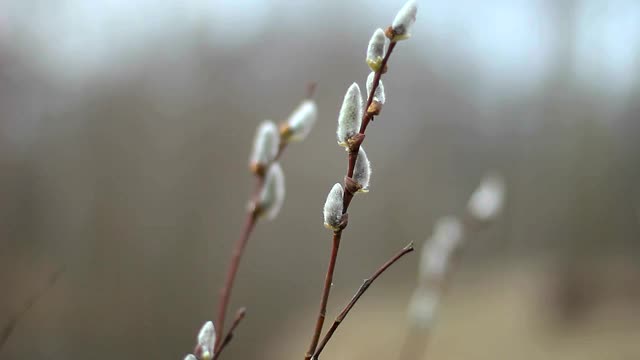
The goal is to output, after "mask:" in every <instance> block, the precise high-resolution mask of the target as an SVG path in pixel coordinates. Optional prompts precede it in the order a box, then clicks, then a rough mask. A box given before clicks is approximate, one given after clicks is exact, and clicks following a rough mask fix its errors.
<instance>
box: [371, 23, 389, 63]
mask: <svg viewBox="0 0 640 360" xmlns="http://www.w3.org/2000/svg"><path fill="white" fill-rule="evenodd" d="M386 41H387V37H386V36H384V31H382V29H376V31H374V33H373V35H372V36H371V39H370V40H369V46H368V47H367V65H369V67H370V68H371V70H373V71H378V70H380V66H381V65H382V58H383V57H384V45H385V42H386Z"/></svg>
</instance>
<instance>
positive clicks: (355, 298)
mask: <svg viewBox="0 0 640 360" xmlns="http://www.w3.org/2000/svg"><path fill="white" fill-rule="evenodd" d="M413 250H414V248H413V243H410V244H408V245H407V246H405V247H404V248H402V250H400V252H398V253H397V254H396V255H394V256H393V257H392V258H391V259H389V260H388V261H387V262H386V263H384V264H383V265H382V266H381V267H380V268H379V269H378V270H376V272H374V273H373V275H371V277H370V278H368V279H366V280H365V281H364V283H362V285H361V286H360V288H359V289H358V291H357V292H356V293H355V295H353V297H352V298H351V301H349V303H348V304H347V306H345V307H344V309H342V311H341V312H340V314H339V315H338V316H337V317H336V319H335V321H334V322H333V324H332V325H331V327H330V328H329V330H328V331H327V333H326V334H325V336H324V338H322V341H321V342H320V345H318V348H317V349H316V351H315V353H314V354H313V359H314V360H315V359H318V357H319V356H320V353H321V352H322V350H323V349H324V347H325V346H326V345H327V343H328V342H329V340H331V337H332V336H333V333H335V332H336V330H337V329H338V326H340V324H341V323H342V321H344V319H345V318H346V317H347V314H349V311H351V309H352V308H353V307H354V306H355V305H356V303H357V302H358V300H359V299H360V297H362V295H364V293H365V292H366V291H367V289H368V288H369V286H371V284H373V282H374V281H376V279H377V278H378V277H379V276H380V275H382V273H384V272H385V271H386V270H387V269H388V268H389V267H391V265H393V264H394V263H395V262H396V261H398V260H400V258H402V257H403V256H405V255H406V254H408V253H410V252H412V251H413Z"/></svg>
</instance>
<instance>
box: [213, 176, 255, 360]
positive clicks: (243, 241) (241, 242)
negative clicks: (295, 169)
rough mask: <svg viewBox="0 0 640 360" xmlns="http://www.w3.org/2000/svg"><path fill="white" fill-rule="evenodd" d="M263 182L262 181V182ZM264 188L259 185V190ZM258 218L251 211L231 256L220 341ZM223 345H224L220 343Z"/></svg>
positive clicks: (219, 324)
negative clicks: (245, 251)
mask: <svg viewBox="0 0 640 360" xmlns="http://www.w3.org/2000/svg"><path fill="white" fill-rule="evenodd" d="M260 182H261V181H260ZM261 187H262V186H261V185H259V186H258V189H260V188H261ZM257 218H258V213H257V211H256V209H253V210H251V211H249V213H248V214H247V219H246V221H245V225H244V228H243V230H242V235H240V238H239V239H238V241H237V243H236V246H235V249H234V250H233V254H232V256H231V263H230V264H229V270H228V272H227V277H226V280H225V282H224V287H223V288H222V290H221V291H220V302H219V303H218V317H217V319H218V322H217V324H216V337H217V338H218V339H222V336H223V333H224V318H225V315H226V312H227V307H228V306H229V299H230V297H231V289H232V288H233V282H234V281H235V278H236V274H237V273H238V268H239V267H240V259H241V258H242V254H243V253H244V249H245V247H246V246H247V242H248V241H249V236H250V235H251V232H252V231H253V229H254V228H255V226H256V220H257ZM220 345H222V343H220ZM216 347H217V349H215V350H216V351H215V352H214V353H217V352H219V351H220V348H221V347H220V346H216Z"/></svg>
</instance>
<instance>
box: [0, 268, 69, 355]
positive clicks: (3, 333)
mask: <svg viewBox="0 0 640 360" xmlns="http://www.w3.org/2000/svg"><path fill="white" fill-rule="evenodd" d="M64 271H65V268H64V267H60V268H59V269H57V270H55V271H53V272H52V273H51V275H49V278H48V279H47V281H46V282H45V283H44V284H43V285H42V289H40V291H38V292H36V293H35V294H33V295H31V296H30V297H29V298H28V299H27V300H26V301H25V302H24V304H23V305H22V308H21V309H20V310H18V311H17V312H16V313H15V314H13V315H12V316H11V317H10V318H9V321H7V323H6V324H5V325H4V326H3V327H2V329H1V330H0V353H2V349H3V348H4V346H5V344H6V343H7V341H9V338H10V337H11V334H13V331H14V330H15V328H16V326H18V323H19V322H20V320H22V318H24V317H25V316H26V314H27V313H28V312H29V310H31V308H33V306H34V305H35V304H36V302H38V301H40V300H41V299H42V298H43V297H44V296H45V295H46V293H47V292H48V291H49V289H51V288H52V287H53V286H54V285H55V284H56V282H57V281H58V279H59V278H60V276H61V275H62V274H63V273H64Z"/></svg>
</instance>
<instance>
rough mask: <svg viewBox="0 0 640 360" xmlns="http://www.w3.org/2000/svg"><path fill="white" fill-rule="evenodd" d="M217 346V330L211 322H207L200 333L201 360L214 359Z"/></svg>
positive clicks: (198, 346)
mask: <svg viewBox="0 0 640 360" xmlns="http://www.w3.org/2000/svg"><path fill="white" fill-rule="evenodd" d="M215 346H216V329H215V327H214V326H213V323H212V322H211V321H207V322H206V323H205V324H204V325H203V326H202V329H200V332H199V333H198V345H197V348H198V349H200V352H201V354H199V356H200V360H210V359H211V358H212V357H213V349H214V348H215Z"/></svg>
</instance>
